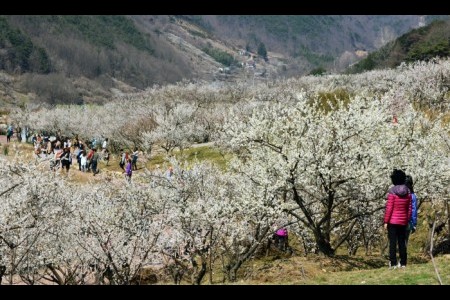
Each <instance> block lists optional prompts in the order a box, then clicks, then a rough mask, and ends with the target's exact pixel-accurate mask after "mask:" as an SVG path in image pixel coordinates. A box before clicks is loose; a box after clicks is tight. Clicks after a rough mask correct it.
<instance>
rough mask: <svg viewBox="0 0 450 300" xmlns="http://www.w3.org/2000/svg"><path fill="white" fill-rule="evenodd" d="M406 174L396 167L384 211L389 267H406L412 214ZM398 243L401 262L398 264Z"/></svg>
mask: <svg viewBox="0 0 450 300" xmlns="http://www.w3.org/2000/svg"><path fill="white" fill-rule="evenodd" d="M405 180H406V174H405V172H403V171H402V170H397V169H394V171H393V172H392V174H391V181H392V184H393V185H394V186H393V187H391V188H390V189H389V191H388V193H387V202H386V209H385V213H384V229H385V230H387V232H388V238H389V269H395V268H397V267H399V266H400V267H402V268H404V267H406V261H407V249H406V227H407V225H408V222H409V220H411V215H412V201H411V193H410V191H409V189H408V187H407V186H406V185H405ZM397 245H398V252H399V255H400V264H399V266H397V253H396V252H397Z"/></svg>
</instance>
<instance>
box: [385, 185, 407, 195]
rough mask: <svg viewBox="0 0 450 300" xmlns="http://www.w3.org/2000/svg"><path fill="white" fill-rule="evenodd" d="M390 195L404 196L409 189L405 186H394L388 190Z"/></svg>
mask: <svg viewBox="0 0 450 300" xmlns="http://www.w3.org/2000/svg"><path fill="white" fill-rule="evenodd" d="M389 193H390V194H396V195H398V196H406V195H407V194H408V193H409V189H408V187H407V186H406V185H404V184H401V185H394V186H393V187H391V188H390V189H389Z"/></svg>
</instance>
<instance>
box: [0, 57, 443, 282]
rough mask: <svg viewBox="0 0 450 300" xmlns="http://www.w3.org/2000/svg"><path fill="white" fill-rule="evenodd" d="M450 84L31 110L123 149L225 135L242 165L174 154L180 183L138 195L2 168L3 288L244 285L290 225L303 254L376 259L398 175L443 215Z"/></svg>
mask: <svg viewBox="0 0 450 300" xmlns="http://www.w3.org/2000/svg"><path fill="white" fill-rule="evenodd" d="M449 86H450V61H449V60H434V61H431V62H429V63H423V62H418V63H416V64H413V65H402V66H400V67H398V68H397V69H393V70H380V71H371V72H367V73H363V74H359V75H351V76H349V75H327V76H322V77H313V76H307V77H302V78H298V79H288V80H282V81H278V82H271V83H266V84H261V85H256V86H247V85H245V84H237V85H229V86H212V85H205V84H203V85H202V84H192V83H190V84H188V83H184V84H179V85H172V86H165V87H155V88H153V89H149V90H147V91H145V92H142V93H138V94H132V95H127V96H124V97H121V98H118V99H114V100H112V101H111V102H110V103H108V104H106V105H104V106H59V107H56V108H52V109H41V110H39V111H23V114H18V115H16V116H14V117H15V122H16V124H20V125H22V126H23V125H28V126H29V127H30V128H32V129H34V130H46V131H51V132H60V133H61V134H64V135H68V136H70V135H73V134H79V135H80V137H82V138H91V137H100V136H103V137H108V138H109V139H110V141H111V142H112V145H115V146H116V148H117V149H119V147H129V148H132V147H134V146H137V147H140V148H141V149H144V150H145V151H147V152H148V153H151V151H152V149H153V148H154V147H156V146H158V147H162V148H163V149H165V150H166V151H167V154H171V152H172V151H174V149H180V150H182V149H184V148H186V147H189V146H190V145H191V144H192V143H195V142H205V141H213V142H215V146H216V147H218V148H220V149H222V150H223V151H226V152H227V153H229V154H231V155H230V157H232V158H231V159H230V160H229V161H228V164H227V168H226V169H225V170H223V169H220V168H218V167H216V166H214V165H212V164H210V163H207V162H202V161H197V162H196V163H194V164H187V163H186V162H183V161H176V160H175V159H174V158H170V163H171V164H172V165H174V169H175V170H174V176H173V177H172V178H166V176H165V175H164V174H162V173H161V172H160V171H159V170H145V173H143V175H142V176H141V177H140V180H139V181H136V182H135V183H134V185H133V186H127V185H114V184H95V183H89V184H75V183H73V182H69V181H66V180H65V179H64V178H60V177H59V176H57V175H56V176H55V175H54V174H53V173H50V172H49V173H47V172H43V171H42V170H43V169H44V167H43V166H42V165H41V164H42V163H40V162H39V161H36V162H35V161H33V162H23V161H19V160H14V159H13V160H11V159H9V160H7V159H5V158H0V159H1V163H0V172H1V176H0V186H1V187H2V188H1V189H0V280H1V283H2V284H14V283H18V282H24V283H27V284H38V283H39V284H133V283H139V281H140V278H141V276H142V272H143V270H144V269H146V268H155V269H159V270H163V271H164V272H165V273H166V274H167V276H169V277H170V278H172V280H173V282H174V283H180V282H181V281H182V280H187V281H188V282H191V283H193V284H201V283H204V282H206V281H207V280H208V278H209V281H210V282H212V281H213V279H212V272H213V270H215V271H214V272H221V274H222V275H223V276H222V280H223V281H224V282H225V281H235V280H237V278H238V277H239V276H240V274H241V273H240V272H239V271H240V270H241V269H242V266H244V265H245V263H246V262H248V261H250V260H252V259H255V258H256V257H257V255H258V254H259V253H260V250H261V249H262V248H263V247H264V245H265V243H266V241H267V239H268V238H269V237H270V236H271V235H272V233H273V230H274V229H275V227H274V226H283V225H288V228H289V229H290V235H291V236H292V237H294V236H295V238H296V239H298V241H299V242H300V244H301V245H303V249H301V250H300V251H298V253H308V252H315V253H323V254H325V255H333V254H334V253H335V252H336V250H337V249H338V248H339V247H344V245H347V247H348V248H349V252H351V253H355V251H356V250H355V249H357V248H359V247H364V248H365V250H366V252H370V251H372V250H373V249H374V248H375V247H376V245H377V244H378V243H379V241H380V238H381V236H382V235H383V234H384V233H383V232H382V230H381V224H382V214H383V211H384V205H385V196H386V192H387V190H388V188H389V186H390V184H391V182H390V179H389V175H390V173H391V171H392V169H393V168H401V169H404V170H405V171H406V173H408V174H411V175H412V176H413V178H414V181H415V191H416V193H417V194H418V195H420V199H421V201H423V202H430V203H431V204H432V206H433V207H436V208H438V209H440V207H441V203H442V202H443V200H444V199H445V197H448V193H449V186H450V182H449V181H450V180H449V179H450V159H449V153H450V128H449V127H450V126H449V116H448V111H449V103H450V95H449V91H448V88H449ZM446 113H447V115H445V114H446ZM394 114H395V115H396V116H397V119H398V122H396V123H394V122H393V121H392V120H393V115H394ZM168 159H169V158H168ZM100 176H101V174H100ZM420 217H421V216H420V215H419V218H420ZM350 250H351V251H350Z"/></svg>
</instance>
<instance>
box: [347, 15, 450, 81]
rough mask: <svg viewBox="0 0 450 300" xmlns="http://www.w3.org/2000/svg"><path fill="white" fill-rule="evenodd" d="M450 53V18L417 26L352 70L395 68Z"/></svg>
mask: <svg viewBox="0 0 450 300" xmlns="http://www.w3.org/2000/svg"><path fill="white" fill-rule="evenodd" d="M449 55H450V21H449V20H447V21H442V20H440V21H434V22H432V23H431V24H429V25H428V26H425V27H421V28H418V29H414V30H412V31H410V32H408V33H406V34H404V35H402V36H400V37H399V38H397V39H396V40H394V41H391V42H389V43H388V44H386V45H385V46H383V47H382V48H381V49H379V50H377V51H375V52H373V53H370V54H369V55H368V57H367V58H365V59H363V60H361V61H360V62H358V63H357V64H355V65H353V66H352V67H351V68H349V72H351V73H359V72H364V71H368V70H373V69H383V68H393V67H396V66H398V65H400V64H401V63H402V62H407V63H408V62H414V61H416V60H429V59H431V58H433V57H436V56H439V57H447V56H449Z"/></svg>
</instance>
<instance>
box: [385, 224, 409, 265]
mask: <svg viewBox="0 0 450 300" xmlns="http://www.w3.org/2000/svg"><path fill="white" fill-rule="evenodd" d="M388 238H389V260H390V261H391V266H396V265H397V245H398V252H399V254H400V265H402V266H406V260H407V258H408V257H407V253H406V241H405V239H406V225H395V224H388Z"/></svg>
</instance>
